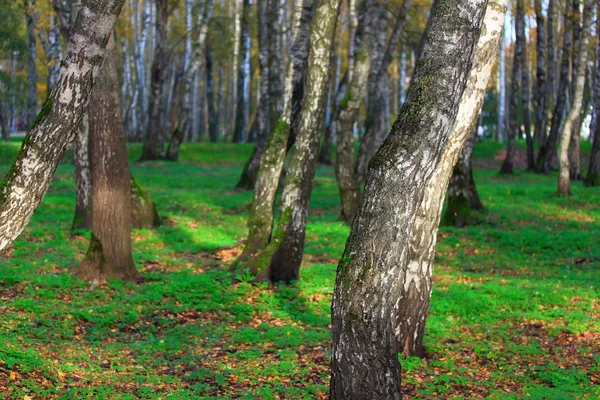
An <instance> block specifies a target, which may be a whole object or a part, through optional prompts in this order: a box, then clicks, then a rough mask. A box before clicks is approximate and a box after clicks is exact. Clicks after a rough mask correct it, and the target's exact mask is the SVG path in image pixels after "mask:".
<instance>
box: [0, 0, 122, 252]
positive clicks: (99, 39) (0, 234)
mask: <svg viewBox="0 0 600 400" xmlns="http://www.w3.org/2000/svg"><path fill="white" fill-rule="evenodd" d="M123 1H124V0H94V1H92V0H86V1H85V2H84V3H83V6H82V7H83V10H84V12H81V13H79V15H78V18H77V20H76V22H75V25H74V27H73V31H72V34H71V37H70V38H69V42H68V46H67V54H66V57H65V59H64V60H63V62H62V66H61V68H60V73H59V76H58V81H57V82H56V84H55V85H54V87H53V89H52V91H51V92H50V96H49V97H48V100H47V101H46V103H45V105H44V107H43V108H42V111H41V112H40V114H39V115H38V118H37V120H36V122H35V123H34V124H33V127H32V128H31V130H30V131H29V133H28V134H27V136H26V137H25V139H24V141H23V146H22V147H21V150H20V151H19V155H18V157H17V160H16V161H15V162H14V164H13V166H12V168H11V169H10V170H9V172H8V173H7V174H6V176H5V177H4V180H3V182H2V186H1V187H0V251H3V250H5V249H6V247H7V246H9V245H10V244H11V243H12V242H13V241H14V240H15V239H16V238H17V237H18V236H19V234H20V233H21V232H22V231H23V229H24V228H25V226H26V225H27V223H28V222H29V220H30V219H31V217H32V215H33V213H34V211H35V210H36V208H37V207H38V205H39V204H40V202H41V201H42V199H43V197H44V194H45V193H46V191H47V190H48V187H49V186H50V183H51V181H52V177H53V176H54V173H55V171H56V167H57V166H58V164H59V162H60V160H61V159H62V157H63V154H64V152H65V151H66V149H67V147H68V146H69V144H70V143H71V142H72V140H73V137H74V136H75V131H76V130H77V128H78V126H79V124H80V122H81V118H82V117H83V114H84V112H85V109H86V107H87V104H88V102H89V97H90V93H91V89H92V82H93V79H95V78H96V77H97V75H98V72H99V69H100V66H101V65H102V60H103V58H104V54H105V48H106V43H107V42H108V39H109V37H110V35H111V34H112V31H113V28H114V26H115V23H116V20H117V17H118V15H119V13H120V12H121V8H122V6H123Z"/></svg>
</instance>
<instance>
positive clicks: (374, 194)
mask: <svg viewBox="0 0 600 400" xmlns="http://www.w3.org/2000/svg"><path fill="white" fill-rule="evenodd" d="M486 4H487V2H486V1H477V0H438V1H436V2H435V3H434V5H433V7H432V9H431V16H430V19H429V22H428V25H427V28H426V32H425V36H424V39H423V48H422V51H421V57H420V60H419V62H418V64H417V67H416V70H415V73H414V76H413V80H412V84H411V87H410V89H409V91H408V96H407V100H406V103H405V105H404V107H402V110H401V113H400V115H399V117H398V119H397V120H396V123H395V124H394V127H393V128H392V131H391V132H390V135H389V136H388V138H387V139H386V140H385V142H384V143H383V145H382V146H381V147H380V149H379V150H378V152H377V154H376V155H375V156H374V157H373V159H372V160H371V162H370V164H369V172H368V177H367V184H366V187H365V193H364V196H363V200H362V203H361V205H360V207H359V210H358V212H357V215H356V217H355V219H354V222H353V224H352V229H351V232H350V236H349V238H348V241H347V242H346V249H345V251H344V255H343V257H342V260H341V261H340V265H339V266H338V273H337V278H336V285H335V290H334V298H333V305H332V328H333V353H332V370H333V374H332V378H331V398H332V399H346V398H351V399H373V398H376V399H400V398H401V392H400V364H399V362H398V351H399V347H398V344H397V338H396V329H397V325H396V324H395V323H394V322H393V321H396V316H397V315H398V308H397V307H398V302H399V300H400V299H402V298H403V297H404V296H403V294H404V293H405V292H406V290H407V289H408V288H409V287H410V286H411V285H415V286H417V285H419V284H421V281H422V279H421V276H420V275H419V271H418V270H414V266H413V265H412V264H408V254H409V251H408V250H409V249H410V243H411V238H412V237H413V233H414V232H413V231H414V228H415V219H416V215H417V213H418V211H419V208H420V205H421V204H422V201H424V200H429V199H425V197H424V195H425V192H426V188H427V187H429V186H430V185H431V183H432V182H431V178H432V174H433V171H434V170H435V168H436V167H437V165H438V164H439V163H440V161H441V159H442V156H443V154H444V153H445V148H446V145H447V143H448V139H449V137H450V135H451V132H452V131H453V126H454V121H455V120H456V119H457V118H456V116H457V113H458V111H459V104H460V102H461V98H462V96H463V92H464V89H465V86H466V85H467V78H468V76H469V73H470V70H471V64H472V60H473V53H474V50H475V47H476V44H477V41H478V38H479V34H480V32H481V26H482V22H483V15H484V11H485V7H486ZM457 21H460V22H461V23H457ZM493 53H494V54H496V53H495V51H494V52H493ZM488 75H489V74H488ZM448 76H452V77H453V79H452V80H449V79H447V77H448ZM470 106H471V107H472V106H473V104H470ZM468 132H469V131H468ZM467 135H468V133H467ZM448 175H449V173H448ZM433 231H434V232H435V229H434V230H433ZM429 234H431V231H430V232H429ZM417 267H418V265H417ZM413 282H414V283H413Z"/></svg>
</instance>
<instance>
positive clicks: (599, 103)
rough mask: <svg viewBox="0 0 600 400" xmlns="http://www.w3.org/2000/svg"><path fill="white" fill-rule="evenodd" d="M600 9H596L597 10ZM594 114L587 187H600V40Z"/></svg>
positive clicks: (598, 28) (599, 42) (599, 21)
mask: <svg viewBox="0 0 600 400" xmlns="http://www.w3.org/2000/svg"><path fill="white" fill-rule="evenodd" d="M598 9H599V8H598V7H596V10H598ZM596 32H600V18H597V23H596ZM592 95H593V97H594V114H595V116H596V123H595V124H594V130H593V131H590V135H592V134H593V136H594V139H593V141H592V151H591V153H590V164H589V167H588V173H587V176H586V177H585V181H584V184H585V185H586V186H600V123H599V121H598V118H600V40H597V43H596V76H595V78H594V89H593V94H592Z"/></svg>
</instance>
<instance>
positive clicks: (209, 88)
mask: <svg viewBox="0 0 600 400" xmlns="http://www.w3.org/2000/svg"><path fill="white" fill-rule="evenodd" d="M206 102H207V103H208V137H209V139H210V141H211V142H213V143H214V142H216V141H217V138H218V137H219V132H218V129H219V127H218V126H217V125H218V120H217V111H216V110H215V81H214V79H213V49H212V45H211V44H210V40H209V41H208V42H207V45H206Z"/></svg>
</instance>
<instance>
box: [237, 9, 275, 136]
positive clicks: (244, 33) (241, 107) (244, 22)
mask: <svg viewBox="0 0 600 400" xmlns="http://www.w3.org/2000/svg"><path fill="white" fill-rule="evenodd" d="M263 3H266V0H265V1H262V0H261V2H260V3H259V4H258V8H259V9H260V8H261V7H264V6H265V5H264V4H263ZM250 7H251V6H250V2H249V0H243V2H242V11H241V12H242V16H241V26H240V29H241V30H240V39H239V40H240V43H239V48H240V50H239V54H238V69H237V71H235V73H236V74H237V81H236V83H237V87H236V92H235V93H236V94H235V96H236V98H234V100H235V101H236V107H235V125H234V130H233V143H243V142H244V140H245V139H246V136H247V127H248V119H247V118H246V113H245V109H246V104H245V103H246V101H247V94H246V93H244V89H245V87H246V80H247V79H250V76H248V75H247V74H246V63H245V61H246V46H247V45H248V37H249V35H250ZM259 12H260V11H259ZM260 29H265V27H260V26H259V30H260ZM259 35H260V33H259ZM259 46H260V44H259ZM259 59H260V55H259ZM265 62H267V61H265ZM261 68H262V64H261ZM261 70H262V69H261Z"/></svg>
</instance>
